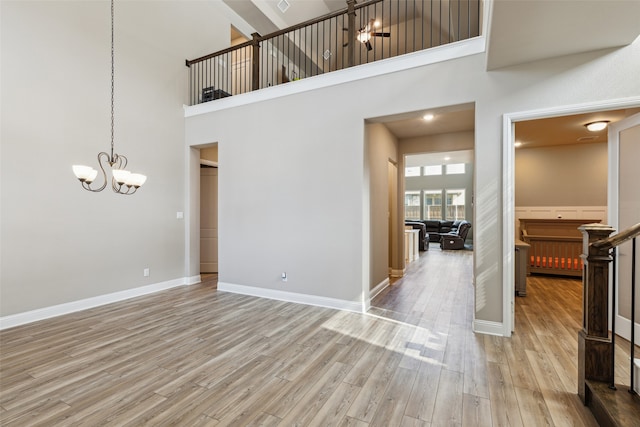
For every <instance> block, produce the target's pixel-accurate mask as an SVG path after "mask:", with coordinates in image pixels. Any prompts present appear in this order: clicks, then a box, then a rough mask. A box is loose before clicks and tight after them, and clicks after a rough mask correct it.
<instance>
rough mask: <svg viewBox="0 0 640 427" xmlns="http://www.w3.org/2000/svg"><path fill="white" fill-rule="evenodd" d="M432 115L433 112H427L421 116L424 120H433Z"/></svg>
mask: <svg viewBox="0 0 640 427" xmlns="http://www.w3.org/2000/svg"><path fill="white" fill-rule="evenodd" d="M433 117H434V116H433V114H431V113H427V114H425V115H424V116H422V118H423V119H424V120H426V121H430V120H433Z"/></svg>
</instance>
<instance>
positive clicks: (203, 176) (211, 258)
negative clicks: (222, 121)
mask: <svg viewBox="0 0 640 427" xmlns="http://www.w3.org/2000/svg"><path fill="white" fill-rule="evenodd" d="M217 273H218V146H217V144H213V145H211V146H208V147H206V148H202V149H200V274H201V275H208V274H217Z"/></svg>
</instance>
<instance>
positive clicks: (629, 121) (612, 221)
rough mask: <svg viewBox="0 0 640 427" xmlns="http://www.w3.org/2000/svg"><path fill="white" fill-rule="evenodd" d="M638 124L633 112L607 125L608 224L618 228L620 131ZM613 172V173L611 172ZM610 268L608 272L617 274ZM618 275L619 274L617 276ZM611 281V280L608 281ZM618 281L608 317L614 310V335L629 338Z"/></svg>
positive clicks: (639, 328)
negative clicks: (614, 298) (619, 310)
mask: <svg viewBox="0 0 640 427" xmlns="http://www.w3.org/2000/svg"><path fill="white" fill-rule="evenodd" d="M634 126H640V114H635V115H633V116H631V117H628V118H626V119H624V120H620V121H619V122H617V123H614V124H612V125H611V126H609V131H608V132H609V133H608V140H609V163H608V168H607V169H608V170H609V183H608V186H607V194H608V195H609V196H608V203H609V218H608V221H609V225H611V226H612V227H613V228H615V229H616V231H622V230H620V223H619V220H620V217H619V212H618V203H619V200H618V195H619V190H620V174H619V173H618V165H619V164H620V132H621V131H623V130H625V129H628V128H631V127H634ZM613 172H615V173H613ZM616 268H618V269H619V268H620V264H616ZM617 273H618V272H614V271H613V269H611V271H610V274H611V275H613V274H617ZM618 277H619V276H618ZM609 283H611V281H610V282H609ZM618 285H619V281H616V301H615V303H614V304H612V302H611V289H609V295H610V297H609V319H611V312H612V311H614V312H615V316H616V335H620V336H621V337H623V338H625V339H627V340H630V339H631V320H630V319H627V318H626V317H622V316H621V315H620V313H619V312H618V304H617V303H618V300H617V299H618V298H620V291H619V289H618ZM635 335H636V338H635V340H636V342H640V325H638V324H637V323H636V333H635Z"/></svg>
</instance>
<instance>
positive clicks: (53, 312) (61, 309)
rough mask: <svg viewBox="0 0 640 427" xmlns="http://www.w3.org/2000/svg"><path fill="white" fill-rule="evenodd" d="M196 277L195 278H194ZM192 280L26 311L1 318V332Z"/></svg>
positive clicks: (166, 283) (176, 280)
mask: <svg viewBox="0 0 640 427" xmlns="http://www.w3.org/2000/svg"><path fill="white" fill-rule="evenodd" d="M194 277H195V276H194ZM198 277H199V276H198ZM191 279H192V278H180V279H173V280H168V281H166V282H160V283H154V284H152V285H147V286H141V287H139V288H133V289H127V290H124V291H120V292H114V293H111V294H106V295H99V296H97V297H92V298H87V299H82V300H78V301H72V302H67V303H64V304H58V305H53V306H50V307H44V308H39V309H37V310H31V311H26V312H24V313H17V314H12V315H9V316H4V317H0V330H3V329H8V328H12V327H14V326H20V325H25V324H27V323H32V322H37V321H39V320H45V319H50V318H52V317H57V316H62V315H64V314H69V313H75V312H76V311H82V310H87V309H89V308H94V307H98V306H101V305H105V304H111V303H113V302H118V301H124V300H127V299H130V298H135V297H139V296H142V295H147V294H152V293H155V292H159V291H164V290H167V289H171V288H175V287H178V286H182V285H184V284H186V283H188V282H189V281H190V280H191Z"/></svg>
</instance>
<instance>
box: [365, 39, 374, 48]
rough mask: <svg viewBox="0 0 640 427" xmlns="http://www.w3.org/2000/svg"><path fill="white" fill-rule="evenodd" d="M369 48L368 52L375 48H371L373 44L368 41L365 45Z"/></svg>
mask: <svg viewBox="0 0 640 427" xmlns="http://www.w3.org/2000/svg"><path fill="white" fill-rule="evenodd" d="M364 45H365V46H366V47H367V50H372V49H373V46H371V42H370V41H368V40H367V42H366V43H365V44H364Z"/></svg>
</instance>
